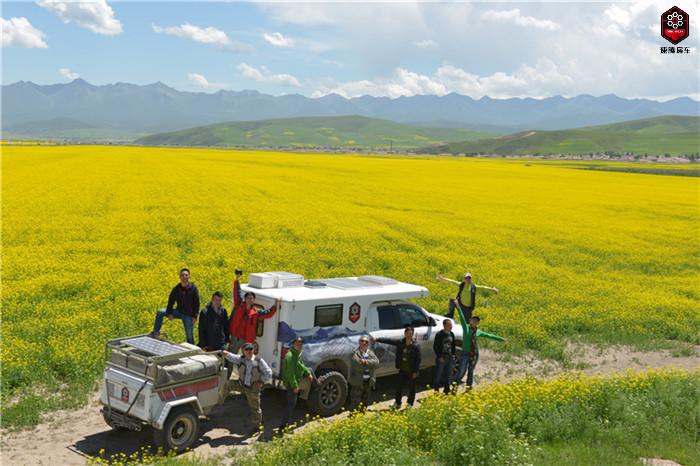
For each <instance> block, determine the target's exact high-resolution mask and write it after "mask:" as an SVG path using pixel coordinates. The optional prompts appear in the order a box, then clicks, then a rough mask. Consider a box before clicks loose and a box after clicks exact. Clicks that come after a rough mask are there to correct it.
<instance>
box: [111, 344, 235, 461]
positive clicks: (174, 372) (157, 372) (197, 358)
mask: <svg viewBox="0 0 700 466" xmlns="http://www.w3.org/2000/svg"><path fill="white" fill-rule="evenodd" d="M103 381H104V383H103V386H102V394H101V396H100V404H101V405H102V409H101V412H102V414H103V416H104V419H105V422H106V423H107V424H108V425H109V426H110V427H112V428H113V429H115V430H119V429H130V430H137V431H140V430H141V429H142V428H143V427H144V426H147V425H150V426H153V428H154V431H153V432H154V441H155V444H156V445H157V446H159V447H162V448H163V449H164V450H165V451H168V450H177V451H184V450H185V449H187V448H188V447H190V446H191V445H192V444H193V443H194V441H195V440H196V439H197V438H198V437H199V415H200V414H201V415H207V414H209V413H210V412H211V409H212V408H213V407H214V406H215V405H216V404H217V401H218V399H219V389H220V388H221V387H224V386H226V382H227V378H226V369H225V366H224V359H223V356H222V355H221V352H213V353H205V352H204V351H202V349H201V348H199V347H197V346H194V345H190V344H189V343H174V342H172V341H168V340H167V339H166V338H164V337H160V338H154V337H152V336H150V335H136V336H130V337H124V338H117V339H114V340H109V341H108V342H107V343H106V345H105V367H104V373H103Z"/></svg>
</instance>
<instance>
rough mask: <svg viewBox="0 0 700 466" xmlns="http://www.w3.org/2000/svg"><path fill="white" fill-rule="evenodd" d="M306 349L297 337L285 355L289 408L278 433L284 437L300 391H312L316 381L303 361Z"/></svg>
mask: <svg viewBox="0 0 700 466" xmlns="http://www.w3.org/2000/svg"><path fill="white" fill-rule="evenodd" d="M303 348H304V339H303V338H302V337H296V338H295V339H294V340H293V341H292V345H291V346H290V347H289V351H288V352H287V354H285V355H284V361H283V362H282V382H283V383H284V386H285V388H286V389H287V406H286V407H285V408H284V413H283V414H282V422H281V423H280V426H279V428H278V429H277V433H278V434H280V435H282V433H283V432H284V429H286V427H287V424H289V419H291V417H292V413H293V412H294V407H295V406H296V404H297V399H298V398H299V391H300V390H301V391H302V393H303V392H307V393H308V391H309V390H310V389H311V382H313V380H314V376H313V373H312V372H311V369H309V368H308V367H306V365H305V364H304V361H302V360H301V353H302V351H303Z"/></svg>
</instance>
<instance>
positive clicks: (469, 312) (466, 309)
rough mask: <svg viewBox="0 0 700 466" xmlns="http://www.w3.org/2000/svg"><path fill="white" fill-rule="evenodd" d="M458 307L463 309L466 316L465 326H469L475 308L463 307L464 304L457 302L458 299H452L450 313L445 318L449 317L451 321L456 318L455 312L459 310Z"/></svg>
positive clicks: (449, 306) (449, 307)
mask: <svg viewBox="0 0 700 466" xmlns="http://www.w3.org/2000/svg"><path fill="white" fill-rule="evenodd" d="M457 306H459V307H460V308H461V309H462V314H464V319H465V320H466V322H464V323H465V324H467V325H469V321H470V320H471V318H472V312H473V311H474V306H470V307H467V306H463V305H462V303H460V302H459V301H457V298H450V301H449V305H448V307H447V309H448V311H447V314H445V317H449V318H450V319H454V318H455V311H456V310H457Z"/></svg>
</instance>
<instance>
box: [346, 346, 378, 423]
mask: <svg viewBox="0 0 700 466" xmlns="http://www.w3.org/2000/svg"><path fill="white" fill-rule="evenodd" d="M378 365H379V358H377V355H376V354H374V351H372V350H371V349H370V348H369V337H368V336H367V335H362V336H361V337H360V346H359V347H358V348H355V350H354V351H353V352H352V358H350V377H349V379H348V383H349V384H350V407H349V409H350V410H351V411H352V410H355V409H359V410H360V411H364V410H365V409H366V408H367V406H369V397H370V396H371V394H372V389H373V388H374V384H375V382H376V381H377V378H376V377H375V375H374V369H375V368H376V367H377V366H378Z"/></svg>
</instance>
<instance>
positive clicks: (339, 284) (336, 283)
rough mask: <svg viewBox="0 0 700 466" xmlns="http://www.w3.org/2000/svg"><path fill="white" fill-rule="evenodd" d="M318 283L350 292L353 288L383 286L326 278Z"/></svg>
mask: <svg viewBox="0 0 700 466" xmlns="http://www.w3.org/2000/svg"><path fill="white" fill-rule="evenodd" d="M318 281H319V282H323V283H325V284H326V285H328V286H332V287H333V288H340V289H341V290H350V289H353V288H374V287H377V286H381V285H379V284H377V283H371V282H365V281H359V280H354V279H352V278H325V279H323V280H318Z"/></svg>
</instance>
